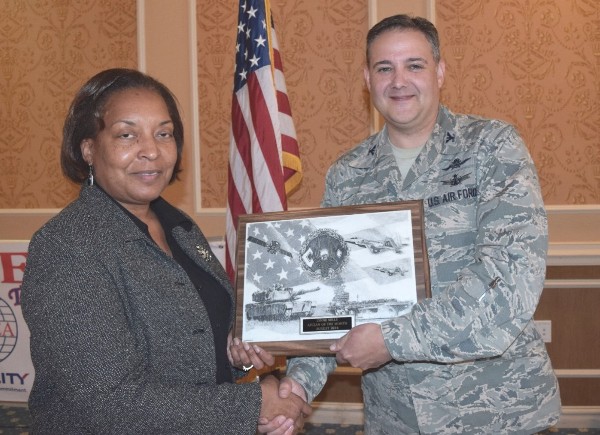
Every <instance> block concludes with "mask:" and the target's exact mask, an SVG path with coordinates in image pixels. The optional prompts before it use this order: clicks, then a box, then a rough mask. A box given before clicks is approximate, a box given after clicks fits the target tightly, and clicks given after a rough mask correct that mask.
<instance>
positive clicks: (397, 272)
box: [374, 266, 408, 276]
mask: <svg viewBox="0 0 600 435" xmlns="http://www.w3.org/2000/svg"><path fill="white" fill-rule="evenodd" d="M374 269H375V270H376V271H378V272H382V273H387V274H388V276H394V275H400V276H404V275H406V274H407V273H408V269H405V268H404V267H394V268H393V269H392V268H391V267H380V266H378V267H374Z"/></svg>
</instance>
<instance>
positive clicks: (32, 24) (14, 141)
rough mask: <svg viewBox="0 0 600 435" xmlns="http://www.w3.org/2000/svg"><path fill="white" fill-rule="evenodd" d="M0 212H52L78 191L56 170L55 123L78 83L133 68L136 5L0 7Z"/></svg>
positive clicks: (92, 1) (48, 2)
mask: <svg viewBox="0 0 600 435" xmlns="http://www.w3.org/2000/svg"><path fill="white" fill-rule="evenodd" d="M0 10H1V11H2V20H1V23H0V101H1V104H0V131H2V132H3V134H1V135H0V156H1V157H2V158H1V159H0V208H59V207H62V206H64V205H66V204H67V203H68V202H69V201H70V200H72V199H73V198H74V197H75V196H76V195H77V192H78V187H77V186H75V185H74V184H72V183H70V182H68V181H66V179H65V178H64V177H63V176H62V173H61V171H60V164H59V153H60V143H61V137H62V132H61V130H62V123H63V121H64V116H65V114H66V111H67V108H68V105H69V103H70V101H71V99H72V98H73V96H74V94H75V92H76V91H77V89H78V88H79V86H81V84H82V83H83V81H85V80H86V79H87V78H88V77H90V76H91V75H93V74H95V73H96V72H98V71H99V70H101V69H105V68H108V67H116V66H124V67H131V68H135V67H136V65H137V54H136V52H137V44H136V2H135V0H77V1H69V0H45V1H43V0H29V1H24V0H2V1H0Z"/></svg>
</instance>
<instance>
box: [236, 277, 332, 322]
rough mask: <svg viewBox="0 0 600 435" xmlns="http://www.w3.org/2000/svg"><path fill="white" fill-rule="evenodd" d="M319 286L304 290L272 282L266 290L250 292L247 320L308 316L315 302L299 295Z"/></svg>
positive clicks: (318, 288) (310, 314)
mask: <svg viewBox="0 0 600 435" xmlns="http://www.w3.org/2000/svg"><path fill="white" fill-rule="evenodd" d="M320 289H321V288H320V287H316V288H313V289H306V290H294V289H293V288H292V287H284V286H283V285H281V284H273V285H272V286H271V287H269V288H268V289H266V290H259V291H256V292H254V293H252V303H249V304H247V305H246V318H247V319H248V320H289V319H297V318H299V317H310V316H312V315H313V313H314V311H315V304H314V303H313V302H312V301H309V300H300V296H302V295H305V294H307V293H313V292H316V291H318V290H320Z"/></svg>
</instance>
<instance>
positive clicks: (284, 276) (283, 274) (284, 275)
mask: <svg viewBox="0 0 600 435" xmlns="http://www.w3.org/2000/svg"><path fill="white" fill-rule="evenodd" d="M287 274H288V273H287V271H285V270H283V268H281V272H279V273H278V274H277V276H278V277H279V281H281V280H282V279H288V276H287Z"/></svg>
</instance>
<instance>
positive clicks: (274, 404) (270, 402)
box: [258, 375, 312, 435]
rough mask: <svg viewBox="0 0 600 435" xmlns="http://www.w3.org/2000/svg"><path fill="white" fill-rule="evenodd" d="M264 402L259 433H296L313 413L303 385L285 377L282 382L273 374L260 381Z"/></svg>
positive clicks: (261, 408)
mask: <svg viewBox="0 0 600 435" xmlns="http://www.w3.org/2000/svg"><path fill="white" fill-rule="evenodd" d="M260 388H261V389H262V404H261V407H260V418H259V420H258V433H266V434H269V435H283V434H285V435H289V434H295V433H296V432H297V431H299V430H300V429H302V426H303V425H304V418H305V417H307V416H309V415H310V414H311V413H312V408H311V407H310V405H309V404H308V403H307V402H306V393H305V392H304V389H303V388H302V386H301V385H300V384H299V383H297V382H295V381H293V380H291V379H290V378H284V379H283V380H282V381H281V383H280V382H279V380H277V378H276V377H275V376H273V375H268V376H266V377H265V378H264V379H263V380H261V381H260Z"/></svg>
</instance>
